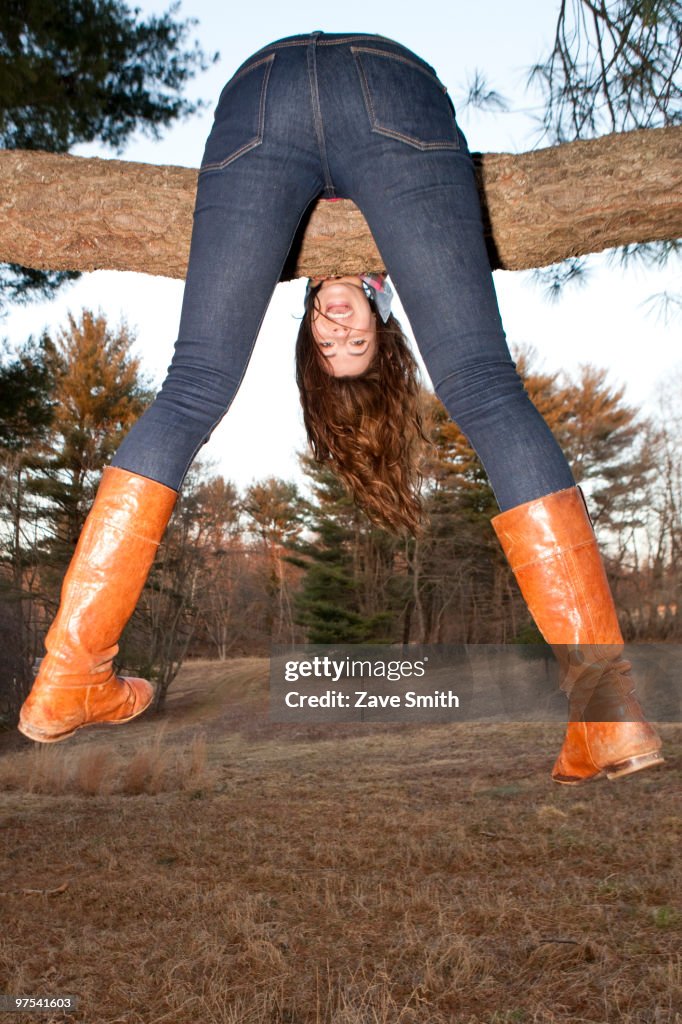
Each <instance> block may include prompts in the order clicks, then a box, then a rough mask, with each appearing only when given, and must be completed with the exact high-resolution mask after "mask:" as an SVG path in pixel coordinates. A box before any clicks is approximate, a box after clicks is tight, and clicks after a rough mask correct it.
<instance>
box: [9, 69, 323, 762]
mask: <svg viewBox="0 0 682 1024" xmlns="http://www.w3.org/2000/svg"><path fill="white" fill-rule="evenodd" d="M298 56H302V57H303V60H302V61H301V60H300V59H297V57H298ZM297 64H298V67H297ZM301 71H302V72H303V74H301V73H300V72H301ZM268 84H269V91H268V89H267V88H266V86H268ZM306 97H309V89H308V79H307V72H306V65H305V55H304V54H302V55H297V54H296V53H293V52H292V53H291V54H289V55H287V59H283V60H281V61H280V62H279V63H277V61H276V59H275V55H274V54H272V55H267V56H265V57H262V58H261V59H259V60H258V61H256V62H254V63H253V65H252V66H250V67H248V68H246V70H244V69H242V71H241V72H239V73H238V74H237V76H235V78H234V79H233V80H232V83H229V84H228V86H227V87H226V89H225V91H224V92H223V95H222V97H221V100H220V103H219V105H218V109H217V111H216V120H215V125H214V128H213V131H212V133H211V136H210V137H209V140H208V143H207V147H206V153H205V155H204V162H203V164H202V167H203V171H202V173H201V174H200V179H199V187H198V190H197V201H196V211H195V221H194V231H193V235H192V244H191V251H190V263H189V269H188V274H187V282H186V286H185V294H184V301H183V309H182V317H181V323H180V331H179V337H178V341H177V345H176V349H175V354H174V356H173V361H172V364H171V367H170V369H169V372H168V376H167V378H166V380H165V382H164V384H163V387H162V389H161V392H160V394H159V396H158V398H157V399H156V400H155V402H154V403H153V404H152V406H151V407H150V408H149V409H148V410H147V412H146V413H145V414H144V416H143V417H142V418H141V419H140V420H139V421H138V423H137V424H136V425H135V426H134V427H133V429H132V430H131V431H130V433H129V434H128V436H127V437H126V439H125V441H124V442H123V444H122V446H121V447H120V449H119V451H118V452H117V454H116V456H115V458H114V460H113V464H112V466H111V467H109V468H108V469H106V470H105V472H104V475H103V478H102V483H101V485H100V488H99V490H98V493H97V496H96V499H95V503H94V506H93V508H92V510H91V512H90V514H89V516H88V519H87V521H86V524H85V527H84V530H83V533H82V535H81V538H80V540H79V543H78V546H77V548H76V552H75V554H74V557H73V560H72V562H71V565H70V567H69V570H68V572H67V574H66V578H65V580H64V585H63V588H62V594H61V603H60V607H59V610H58V612H57V617H56V619H55V621H54V623H53V625H52V627H51V629H50V630H49V632H48V635H47V637H46V649H47V655H46V657H45V658H44V659H43V663H42V665H41V669H40V672H39V674H38V676H37V678H36V680H35V682H34V685H33V689H32V690H31V693H30V694H29V696H28V698H27V700H26V701H25V702H24V705H23V707H22V710H21V717H20V724H19V728H20V730H21V731H22V732H23V733H24V734H25V735H27V736H29V737H31V738H32V739H35V740H39V741H41V742H54V741H56V740H61V739H65V738H66V737H67V736H70V735H72V734H73V733H74V732H75V731H76V729H79V728H81V727H82V726H84V725H89V724H91V723H93V722H112V723H117V722H123V721H128V720H129V719H130V718H132V717H134V716H135V715H138V714H140V713H141V712H142V711H144V710H145V708H146V707H147V706H148V705H149V703H150V701H151V699H152V695H153V690H152V688H151V686H150V685H149V684H148V683H147V682H146V681H144V680H128V679H123V678H120V677H118V676H116V674H115V673H114V669H113V659H114V658H115V656H116V654H117V651H118V640H119V637H120V635H121V632H122V630H123V628H124V626H125V624H126V622H127V620H128V618H129V617H130V615H131V614H132V612H133V610H134V607H135V604H136V603H137V600H138V598H139V595H140V592H141V590H142V588H143V586H144V582H145V580H146V577H147V573H148V571H149V569H150V567H151V564H152V560H153V557H154V553H155V551H156V548H157V547H158V544H159V542H160V540H161V537H162V535H163V532H164V530H165V527H166V524H167V522H168V518H169V517H170V514H171V511H172V509H173V505H174V503H175V499H176V497H177V491H178V489H179V488H180V486H181V484H182V481H183V479H184V476H185V473H186V472H187V469H188V467H189V465H190V464H191V462H192V459H193V458H194V456H195V454H196V452H197V451H198V449H199V448H200V447H201V445H202V444H203V443H204V442H205V441H206V440H207V439H208V437H209V435H210V433H211V431H212V430H213V428H214V427H215V425H216V424H217V423H218V421H219V420H220V419H221V418H222V416H223V415H224V414H225V412H226V411H227V409H228V407H229V405H230V403H231V401H232V399H233V397H234V395H235V393H236V391H237V388H238V387H239V383H240V381H241V379H242V376H243V374H244V372H245V370H246V366H247V363H248V360H249V356H250V353H251V350H252V348H253V344H254V342H255V340H256V337H257V334H258V331H259V328H260V325H261V322H262V319H263V317H264V315H265V312H266V309H267V306H268V303H269V301H270V298H271V295H272V293H273V291H274V289H275V286H276V284H277V282H278V280H279V278H280V276H281V272H282V268H283V265H284V261H285V259H286V257H287V254H288V251H289V248H290V246H291V243H292V240H293V238H294V235H295V233H296V229H297V227H298V224H299V222H300V220H301V218H302V216H303V214H304V213H305V211H306V209H307V207H308V206H309V204H310V202H311V201H312V200H313V199H314V197H315V196H316V195H317V194H318V192H319V191H320V190H321V188H322V186H323V181H322V174H321V171H320V166H319V158H318V156H317V149H316V145H317V143H316V138H315V133H314V130H313V125H312V117H309V118H308V122H307V123H306V117H305V99H306ZM254 132H255V135H254ZM235 154H236V155H235Z"/></svg>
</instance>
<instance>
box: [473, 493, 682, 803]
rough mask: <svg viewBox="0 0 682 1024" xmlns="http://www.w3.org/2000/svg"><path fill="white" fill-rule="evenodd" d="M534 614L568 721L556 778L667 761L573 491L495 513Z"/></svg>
mask: <svg viewBox="0 0 682 1024" xmlns="http://www.w3.org/2000/svg"><path fill="white" fill-rule="evenodd" d="M492 524H493V527H494V529H495V532H496V534H497V536H498V539H499V541H500V543H501V545H502V549H503V551H504V553H505V555H506V557H507V560H508V561H509V564H510V566H511V568H512V570H513V572H514V575H515V577H516V580H517V582H518V584H519V587H520V589H521V593H522V594H523V596H524V598H525V601H526V604H527V605H528V610H529V611H530V613H531V615H532V616H533V618H534V619H535V622H536V624H537V626H538V628H539V630H540V632H541V633H542V635H543V637H544V638H545V640H546V641H547V643H549V644H551V645H552V647H553V648H554V650H555V652H556V655H557V660H558V661H559V664H560V666H561V668H562V683H561V686H562V689H564V690H565V691H566V693H567V694H568V698H569V709H570V721H569V723H568V726H567V729H566V738H565V739H564V743H563V747H562V749H561V752H560V754H559V757H558V758H557V761H556V763H555V765H554V769H553V771H552V778H553V779H554V781H555V782H562V783H566V784H568V785H576V784H578V783H581V782H585V781H587V780H588V779H592V778H595V777H596V776H598V775H601V774H602V773H604V774H605V775H606V776H607V778H609V779H614V778H618V777H619V776H621V775H629V774H630V773H631V772H636V771H640V770H641V769H642V768H649V767H650V766H652V765H655V764H660V763H661V762H662V761H663V758H662V756H661V753H660V748H661V741H660V738H659V736H658V733H657V732H656V730H655V729H654V728H653V727H652V726H651V725H650V724H649V723H648V722H647V721H646V719H645V718H644V714H643V712H642V708H641V706H640V704H639V701H638V700H637V697H636V695H635V692H634V689H635V686H634V681H633V679H632V676H631V675H630V663H629V662H627V661H625V660H624V659H622V658H621V657H620V656H621V654H622V652H623V637H622V634H621V631H620V626H619V625H618V617H617V615H616V609H615V607H614V604H613V598H612V596H611V591H610V588H609V585H608V581H607V579H606V573H605V571H604V567H603V565H602V561H601V557H600V555H599V550H598V548H597V542H596V539H595V536H594V530H593V529H592V523H591V521H590V517H589V515H588V512H587V508H586V506H585V500H584V498H583V495H582V492H581V490H580V488H578V487H569V488H566V490H563V491H557V492H556V493H554V494H548V495H546V496H545V497H543V498H538V499H537V500H535V501H529V502H526V503H525V504H524V505H519V506H517V507H516V508H512V509H509V510H508V511H506V512H502V513H501V514H500V515H498V516H495V517H494V518H493V520H492Z"/></svg>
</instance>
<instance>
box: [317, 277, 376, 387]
mask: <svg viewBox="0 0 682 1024" xmlns="http://www.w3.org/2000/svg"><path fill="white" fill-rule="evenodd" d="M319 281H320V279H319V278H316V279H314V280H313V281H312V286H313V287H315V286H316V285H317V284H319ZM313 302H314V306H313V313H312V331H313V338H314V339H315V344H316V345H317V346H318V348H319V350H320V352H321V353H322V356H323V359H324V367H325V369H326V370H327V371H328V372H329V373H331V374H332V375H333V376H334V377H356V376H357V375H358V374H360V373H364V372H365V370H366V369H367V367H368V366H369V364H370V363H371V362H372V359H373V358H374V354H375V352H376V350H377V328H376V316H375V314H374V313H373V312H372V309H371V306H370V304H369V300H368V298H367V296H366V295H365V289H364V288H363V286H362V280H361V279H360V278H359V277H327V278H324V279H323V280H322V284H321V285H320V287H319V288H318V290H317V292H316V294H315V296H314V299H313Z"/></svg>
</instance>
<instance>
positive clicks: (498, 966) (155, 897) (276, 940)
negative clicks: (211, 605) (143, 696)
mask: <svg viewBox="0 0 682 1024" xmlns="http://www.w3.org/2000/svg"><path fill="white" fill-rule="evenodd" d="M267 673H268V663H267V661H265V660H257V659H242V660H239V661H233V662H228V663H224V664H219V663H215V662H202V663H199V662H195V663H190V664H187V665H186V666H185V667H184V669H183V671H182V673H181V675H180V676H179V677H178V679H177V681H176V683H175V685H174V689H173V690H171V693H170V695H169V701H168V707H167V711H166V712H165V714H164V715H163V716H162V717H161V718H159V717H157V718H154V717H152V716H143V717H142V718H140V719H138V720H136V721H134V722H131V723H130V724H128V725H124V726H120V727H111V726H110V727H106V726H105V727H96V728H90V729H86V730H82V731H81V732H79V733H78V734H77V735H76V736H74V737H73V738H72V739H70V740H68V741H66V742H63V743H58V744H54V745H49V746H47V745H45V746H43V745H39V744H33V743H31V742H30V741H29V740H25V739H24V738H23V737H21V736H19V734H18V733H12V734H5V735H4V736H2V737H0V807H1V808H2V826H3V827H2V836H3V838H2V844H3V856H2V878H1V879H0V891H1V897H0V900H1V902H0V905H1V906H2V911H3V926H2V932H1V934H0V980H1V990H2V991H4V992H7V993H10V994H15V995H42V996H45V995H58V994H66V995H73V996H77V997H78V998H79V1000H80V1004H79V1008H78V1010H77V1011H76V1012H75V1013H73V1014H71V1015H70V1016H69V1017H68V1018H67V1019H68V1020H71V1021H74V1022H80V1021H86V1022H94V1024H119V1022H120V1024H123V1022H125V1024H128V1022H130V1024H138V1022H139V1024H195V1022H196V1024H564V1022H571V1024H578V1022H580V1024H675V1022H678V1024H679V1022H680V1021H681V1020H682V963H681V953H680V950H681V947H682V943H681V942H680V935H681V932H682V910H681V908H680V903H679V896H680V891H681V886H680V872H679V869H680V848H681V846H682V844H681V842H680V837H681V833H682V806H681V801H680V768H681V764H682V759H681V758H680V749H681V746H682V742H681V741H682V729H681V728H680V727H679V726H674V725H666V726H662V727H661V733H662V735H663V741H664V753H665V755H666V758H667V762H666V764H665V765H663V766H661V767H659V768H657V769H653V770H650V771H648V772H642V773H640V774H639V775H633V776H630V777H627V778H624V779H621V780H619V781H617V782H607V781H606V780H598V781H595V782H592V783H590V784H588V785H585V786H581V787H577V788H569V787H562V786H557V785H556V784H555V783H552V782H551V780H550V778H549V772H550V770H551V767H552V763H553V760H554V757H555V756H556V753H557V751H558V749H559V746H560V743H561V738H562V733H563V729H562V727H561V726H560V725H558V724H551V725H543V724H532V725H528V724H525V725H521V724H517V725H508V724H507V725H500V724H490V725H489V724H483V723H476V724H473V725H472V724H463V723H458V724H455V725H452V724H449V725H444V724H438V725H430V726H426V725H422V726H415V725H410V726H407V725H390V724H387V725H384V726H378V725H373V726H362V725H361V724H356V725H349V726H341V725H325V726H296V725H275V724H271V723H269V721H268V716H267ZM4 1019H6V1020H7V1022H8V1024H27V1022H29V1021H30V1022H31V1024H35V1022H41V1024H49V1022H52V1021H56V1020H62V1019H64V1017H63V1016H61V1015H59V1014H57V1015H54V1014H51V1013H49V1012H48V1013H23V1012H12V1013H7V1014H6V1015H4Z"/></svg>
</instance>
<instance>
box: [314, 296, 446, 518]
mask: <svg viewBox="0 0 682 1024" xmlns="http://www.w3.org/2000/svg"><path fill="white" fill-rule="evenodd" d="M316 294H317V289H314V290H313V291H311V293H310V295H309V296H308V300H307V302H306V309H305V313H304V315H303V319H302V321H301V326H300V328H299V332H298V338H297V340H296V383H297V384H298V390H299V395H300V399H301V405H302V407H303V420H304V423H305V428H306V431H307V433H308V440H309V442H310V446H311V448H312V451H313V456H314V458H315V461H316V462H320V463H328V464H329V465H331V467H332V469H334V470H335V472H336V473H337V474H338V475H339V477H340V478H341V479H342V480H343V482H344V483H345V485H346V487H347V489H348V490H349V492H350V493H351V494H352V496H353V497H354V499H355V501H356V503H357V504H358V505H359V506H360V508H362V509H363V510H364V511H365V512H366V514H367V515H368V516H369V518H370V519H371V520H372V521H373V522H375V523H377V524H379V525H380V526H383V527H384V528H385V529H388V530H390V531H391V532H392V533H397V534H401V533H404V532H405V530H408V531H409V532H410V533H412V534H414V535H416V534H417V533H419V532H420V530H421V528H422V516H423V508H422V502H421V499H420V496H419V492H420V488H421V482H422V478H421V473H420V472H419V457H420V454H421V451H422V449H423V445H424V443H425V442H427V440H428V439H427V437H426V435H425V433H424V427H423V422H422V413H421V408H420V406H421V401H420V387H419V382H418V367H417V364H416V362H415V359H414V356H413V355H412V352H411V351H410V348H409V345H408V343H407V339H406V338H405V335H404V334H403V331H402V328H401V326H400V324H399V322H398V321H397V320H396V318H395V317H394V316H393V315H392V314H391V316H389V318H388V321H387V322H386V323H384V322H383V320H382V319H381V317H380V316H377V317H376V326H377V351H376V354H375V356H374V358H373V359H372V362H371V363H370V365H369V367H368V368H367V370H365V372H364V373H362V374H359V375H357V376H355V377H334V376H333V375H332V374H330V373H329V372H328V370H326V369H325V366H324V356H323V355H322V354H321V352H320V350H319V347H318V346H317V345H316V344H315V339H314V336H313V331H312V314H313V311H314V309H315V302H316ZM370 305H371V307H372V311H373V312H375V311H376V307H375V305H374V302H373V301H372V300H371V299H370Z"/></svg>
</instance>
